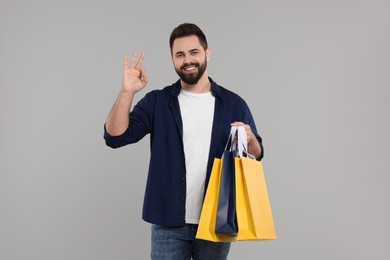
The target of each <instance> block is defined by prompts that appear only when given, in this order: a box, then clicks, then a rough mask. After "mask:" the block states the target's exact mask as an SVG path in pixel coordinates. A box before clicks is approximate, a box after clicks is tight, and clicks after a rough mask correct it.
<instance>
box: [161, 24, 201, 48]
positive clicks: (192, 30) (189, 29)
mask: <svg viewBox="0 0 390 260" xmlns="http://www.w3.org/2000/svg"><path fill="white" fill-rule="evenodd" d="M192 35H195V36H197V37H198V39H199V42H200V45H202V47H203V49H204V50H207V39H206V35H204V33H203V32H202V30H201V29H200V28H199V27H198V26H197V25H196V24H193V23H182V24H180V25H179V26H178V27H176V28H175V29H173V31H172V33H171V36H170V37H169V47H170V49H171V53H172V47H173V42H174V41H175V40H176V39H177V38H182V37H186V36H192Z"/></svg>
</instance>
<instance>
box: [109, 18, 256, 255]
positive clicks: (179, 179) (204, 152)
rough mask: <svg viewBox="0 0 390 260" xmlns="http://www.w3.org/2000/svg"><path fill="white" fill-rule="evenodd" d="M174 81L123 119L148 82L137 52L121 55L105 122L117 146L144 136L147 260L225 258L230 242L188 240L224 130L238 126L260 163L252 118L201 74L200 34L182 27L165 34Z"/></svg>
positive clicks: (204, 51)
mask: <svg viewBox="0 0 390 260" xmlns="http://www.w3.org/2000/svg"><path fill="white" fill-rule="evenodd" d="M169 42H170V49H171V56H172V62H173V65H174V68H175V70H176V72H177V74H178V75H179V77H180V80H178V81H177V82H176V83H174V84H172V85H171V86H167V87H165V88H163V89H161V90H154V91H151V92H149V93H148V94H146V95H145V97H144V98H143V99H141V100H140V101H139V102H138V104H137V105H136V106H135V107H134V108H133V110H132V111H131V112H130V113H129V111H130V108H131V103H132V100H133V97H134V95H135V94H136V93H137V92H138V91H140V90H141V89H143V88H144V87H145V86H146V84H147V82H148V76H147V73H146V71H145V69H144V68H143V66H142V64H143V61H144V57H145V56H144V53H141V54H140V57H139V59H138V61H137V57H138V53H137V52H135V53H134V54H133V57H132V58H131V61H130V64H129V61H128V57H127V56H126V57H125V62H124V72H123V78H122V88H121V90H120V92H119V95H118V97H117V100H116V102H115V104H114V106H113V108H112V109H111V111H110V113H109V115H108V117H107V121H106V124H105V133H104V138H105V140H106V144H107V145H108V146H110V147H113V148H117V147H121V146H124V145H127V144H131V143H135V142H138V141H139V140H141V139H142V138H143V137H144V136H145V135H146V134H150V149H151V158H150V164H149V172H148V178H147V184H146V190H145V198H144V206H143V214H142V217H143V219H144V220H145V221H147V222H150V223H152V242H151V244H152V249H151V257H152V259H191V257H192V258H193V259H213V260H219V259H226V258H227V255H228V252H229V248H230V243H214V242H210V241H205V240H198V239H195V235H196V230H197V224H198V222H199V216H200V212H201V208H202V203H203V197H204V193H205V190H206V188H207V183H208V180H209V176H210V172H211V168H212V163H213V160H214V158H215V157H221V155H222V153H223V150H224V147H225V144H226V141H227V139H228V136H229V133H230V127H231V125H245V129H246V133H247V138H248V151H249V153H251V154H253V155H255V156H256V158H257V159H258V160H260V159H261V158H262V157H263V149H262V144H261V138H260V136H259V135H258V134H257V131H256V126H255V123H254V121H253V118H252V115H251V112H250V110H249V108H248V106H247V105H246V103H245V101H244V100H243V99H241V98H240V97H239V96H238V95H236V94H234V93H233V92H231V91H228V90H226V89H225V88H223V87H221V86H219V85H218V84H217V83H216V82H214V81H213V80H212V79H211V78H209V77H208V73H207V70H206V68H207V62H209V60H210V49H209V48H208V46H207V40H206V37H205V35H204V34H203V32H202V31H201V29H200V28H199V27H198V26H196V25H195V24H189V23H185V24H181V25H179V26H178V27H176V28H175V29H174V30H173V31H172V33H171V36H170V40H169Z"/></svg>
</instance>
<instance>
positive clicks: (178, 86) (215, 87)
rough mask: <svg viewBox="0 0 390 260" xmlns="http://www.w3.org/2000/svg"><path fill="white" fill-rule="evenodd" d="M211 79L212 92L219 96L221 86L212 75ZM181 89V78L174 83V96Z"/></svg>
mask: <svg viewBox="0 0 390 260" xmlns="http://www.w3.org/2000/svg"><path fill="white" fill-rule="evenodd" d="M209 81H210V83H211V93H212V94H213V95H214V96H216V97H218V96H219V94H220V92H221V87H220V86H218V84H217V83H215V82H214V80H213V79H212V78H210V77H209ZM180 90H181V84H180V80H178V81H176V82H175V83H174V84H173V85H172V96H174V97H177V96H178V95H179V93H180Z"/></svg>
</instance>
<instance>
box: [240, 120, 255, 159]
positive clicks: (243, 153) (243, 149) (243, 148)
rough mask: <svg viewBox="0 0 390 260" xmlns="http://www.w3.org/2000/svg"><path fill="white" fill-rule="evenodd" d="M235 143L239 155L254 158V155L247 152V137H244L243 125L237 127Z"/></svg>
mask: <svg viewBox="0 0 390 260" xmlns="http://www.w3.org/2000/svg"><path fill="white" fill-rule="evenodd" d="M237 143H238V144H237V145H238V154H239V157H247V158H249V159H253V160H256V158H255V156H254V155H252V154H250V153H248V139H247V137H246V131H245V126H238V127H237Z"/></svg>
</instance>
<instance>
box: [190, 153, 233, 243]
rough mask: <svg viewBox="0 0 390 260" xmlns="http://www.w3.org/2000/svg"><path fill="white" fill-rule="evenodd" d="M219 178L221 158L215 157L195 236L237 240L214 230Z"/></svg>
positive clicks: (217, 240) (226, 240) (218, 240)
mask: <svg viewBox="0 0 390 260" xmlns="http://www.w3.org/2000/svg"><path fill="white" fill-rule="evenodd" d="M220 180H221V159H218V158H215V159H214V164H213V168H212V170H211V175H210V180H209V184H208V186H207V191H206V195H205V198H204V201H203V207H202V212H201V214H200V219H199V225H198V231H197V233H196V238H198V239H204V240H209V241H213V242H234V241H237V236H235V235H229V234H224V233H216V232H215V223H216V219H217V208H218V196H219V186H220Z"/></svg>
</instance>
